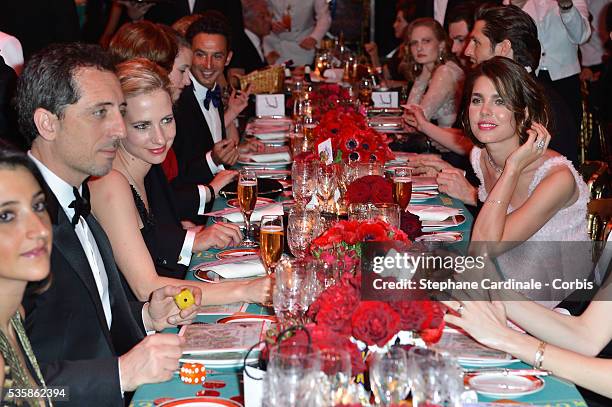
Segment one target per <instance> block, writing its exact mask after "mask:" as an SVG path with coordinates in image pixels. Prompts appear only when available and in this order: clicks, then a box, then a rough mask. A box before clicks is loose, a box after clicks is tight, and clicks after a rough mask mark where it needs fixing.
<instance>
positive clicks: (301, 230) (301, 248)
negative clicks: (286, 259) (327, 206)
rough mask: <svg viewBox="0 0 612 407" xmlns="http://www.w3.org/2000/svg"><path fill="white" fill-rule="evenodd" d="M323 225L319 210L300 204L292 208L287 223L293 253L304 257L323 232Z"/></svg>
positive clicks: (298, 256) (288, 240)
mask: <svg viewBox="0 0 612 407" xmlns="http://www.w3.org/2000/svg"><path fill="white" fill-rule="evenodd" d="M321 225H322V222H321V214H320V213H319V211H318V210H316V209H306V208H301V207H299V206H295V207H294V208H292V209H291V211H290V212H289V218H288V224H287V243H288V244H289V250H291V254H293V255H294V256H295V257H297V258H304V257H305V256H306V252H307V251H308V247H310V244H311V243H312V241H313V240H314V239H315V238H316V237H318V236H319V235H320V234H321V233H322V232H323V229H322V227H321Z"/></svg>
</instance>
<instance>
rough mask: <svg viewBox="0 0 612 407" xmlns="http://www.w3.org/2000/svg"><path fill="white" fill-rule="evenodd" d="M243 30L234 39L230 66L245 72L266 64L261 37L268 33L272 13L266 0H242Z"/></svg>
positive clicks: (270, 27)
mask: <svg viewBox="0 0 612 407" xmlns="http://www.w3.org/2000/svg"><path fill="white" fill-rule="evenodd" d="M242 13H243V17H244V31H243V32H242V33H239V34H238V38H237V39H236V40H235V41H234V43H235V45H234V50H235V52H234V57H233V58H232V63H231V67H232V68H234V69H236V70H239V71H238V72H236V73H238V74H245V73H249V72H252V71H254V70H256V69H260V68H263V67H265V66H266V65H268V63H267V62H266V58H265V56H264V50H263V44H262V39H263V37H265V36H266V35H268V34H270V31H271V29H272V15H271V14H270V11H269V10H268V5H267V3H266V0H244V9H243V11H242Z"/></svg>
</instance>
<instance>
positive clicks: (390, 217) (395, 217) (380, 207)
mask: <svg viewBox="0 0 612 407" xmlns="http://www.w3.org/2000/svg"><path fill="white" fill-rule="evenodd" d="M370 218H371V219H378V220H382V221H383V222H386V223H388V224H389V225H391V226H393V227H396V228H399V227H400V222H401V212H400V207H399V205H397V204H394V203H380V204H373V205H372V206H370Z"/></svg>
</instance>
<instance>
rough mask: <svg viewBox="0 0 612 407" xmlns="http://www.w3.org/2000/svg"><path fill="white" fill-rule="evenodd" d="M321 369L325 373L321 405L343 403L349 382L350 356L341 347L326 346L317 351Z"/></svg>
mask: <svg viewBox="0 0 612 407" xmlns="http://www.w3.org/2000/svg"><path fill="white" fill-rule="evenodd" d="M319 353H320V356H321V371H322V372H323V374H324V375H325V379H326V380H324V381H323V382H324V383H323V384H324V385H323V386H321V387H322V389H321V390H323V391H324V394H322V399H323V400H322V401H323V403H321V404H323V405H328V406H336V405H341V404H343V398H344V396H345V395H346V394H347V392H348V388H349V384H350V382H351V356H350V355H349V353H348V352H347V351H345V350H342V349H333V348H326V349H321V350H320V351H319Z"/></svg>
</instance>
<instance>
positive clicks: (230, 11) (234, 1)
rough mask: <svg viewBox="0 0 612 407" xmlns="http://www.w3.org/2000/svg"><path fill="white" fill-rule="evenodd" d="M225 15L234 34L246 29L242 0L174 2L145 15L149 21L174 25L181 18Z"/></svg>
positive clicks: (155, 7)
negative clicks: (194, 15) (193, 15)
mask: <svg viewBox="0 0 612 407" xmlns="http://www.w3.org/2000/svg"><path fill="white" fill-rule="evenodd" d="M211 10H212V11H218V12H219V13H221V14H223V16H224V17H225V18H226V19H227V21H228V22H229V24H230V26H231V30H232V34H236V33H240V32H242V30H243V29H244V24H243V22H242V3H241V2H240V0H172V1H167V2H160V3H158V4H156V5H154V6H153V7H152V8H151V9H150V10H149V11H148V12H147V14H146V15H145V18H146V19H147V20H151V21H155V22H157V23H163V24H166V25H172V24H174V22H175V21H177V20H178V19H179V18H181V17H184V16H188V15H191V14H202V13H205V12H207V11H211Z"/></svg>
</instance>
